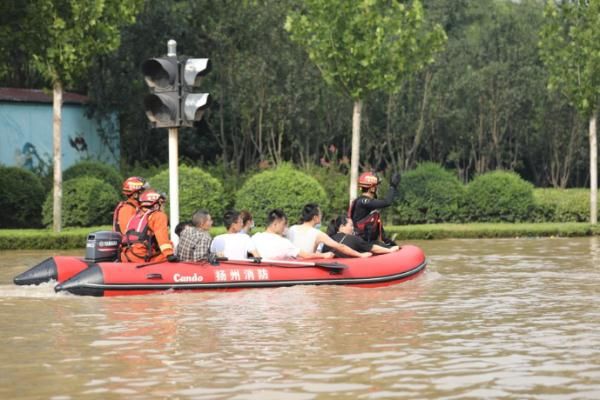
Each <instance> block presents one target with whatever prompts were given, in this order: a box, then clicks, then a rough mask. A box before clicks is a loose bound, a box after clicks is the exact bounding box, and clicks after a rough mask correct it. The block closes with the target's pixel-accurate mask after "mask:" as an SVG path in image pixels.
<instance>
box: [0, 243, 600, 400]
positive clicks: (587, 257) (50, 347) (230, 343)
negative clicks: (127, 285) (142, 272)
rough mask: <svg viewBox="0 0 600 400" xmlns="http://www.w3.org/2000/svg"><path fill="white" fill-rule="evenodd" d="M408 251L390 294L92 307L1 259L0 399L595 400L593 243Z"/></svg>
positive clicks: (254, 296)
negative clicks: (413, 271)
mask: <svg viewBox="0 0 600 400" xmlns="http://www.w3.org/2000/svg"><path fill="white" fill-rule="evenodd" d="M420 245H422V246H423V247H424V248H425V250H426V253H427V254H428V256H429V259H430V267H429V269H428V270H427V271H426V273H425V274H423V275H422V276H420V277H419V278H417V279H415V280H412V281H409V282H406V283H403V284H400V285H396V286H392V287H388V288H377V289H358V288H352V287H336V286H319V287H291V288H280V289H262V290H247V291H237V292H211V293H176V294H163V295H151V296H133V297H124V298H106V299H104V298H81V297H76V296H71V295H56V294H54V293H53V291H52V286H51V285H47V286H44V285H42V286H41V287H38V288H16V287H15V286H12V285H10V279H11V278H12V276H13V275H14V274H16V273H18V272H20V271H22V270H23V269H25V268H26V266H23V265H21V264H22V261H21V258H22V257H21V256H20V255H19V254H18V253H17V254H15V255H10V254H9V256H7V255H6V253H0V259H1V260H2V261H3V264H4V265H6V268H3V269H0V318H2V321H3V325H2V326H3V328H2V329H3V332H2V333H3V335H2V339H0V340H1V341H2V342H0V345H2V348H3V362H2V363H0V397H2V398H13V397H15V396H16V395H18V396H20V397H23V398H52V397H55V398H58V397H60V396H64V398H98V399H100V398H102V399H103V398H107V397H108V398H115V397H124V396H127V397H128V398H132V399H137V398H140V399H141V398H149V397H150V398H157V397H158V398H161V397H173V398H182V399H188V398H189V399H282V398H285V399H330V398H332V399H333V398H344V397H346V398H367V399H371V398H373V399H376V398H410V399H412V398H460V399H463V398H511V399H512V398H544V399H545V398H560V399H563V398H565V399H569V398H574V399H575V398H576V399H582V398H583V399H585V398H589V399H595V398H599V396H600V383H599V382H600V334H598V332H599V331H600V311H599V310H600V307H598V306H599V305H600V296H599V293H598V282H599V278H600V271H599V270H598V268H597V267H596V265H597V258H598V257H599V255H598V238H581V239H543V240H541V239H515V240H483V241H473V240H447V241H436V242H424V243H421V244H420ZM44 256H45V255H44ZM26 257H31V255H27V256H26ZM36 261H37V260H32V261H31V262H32V263H33V262H36ZM24 383H26V384H24Z"/></svg>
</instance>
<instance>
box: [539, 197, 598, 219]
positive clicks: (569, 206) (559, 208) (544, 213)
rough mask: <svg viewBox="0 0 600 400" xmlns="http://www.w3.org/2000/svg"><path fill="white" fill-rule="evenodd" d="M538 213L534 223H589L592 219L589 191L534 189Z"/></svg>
mask: <svg viewBox="0 0 600 400" xmlns="http://www.w3.org/2000/svg"><path fill="white" fill-rule="evenodd" d="M533 197H534V199H535V204H536V211H535V213H534V214H533V217H532V221H536V222H541V221H552V222H587V221H589V219H590V191H589V190H588V189H534V190H533Z"/></svg>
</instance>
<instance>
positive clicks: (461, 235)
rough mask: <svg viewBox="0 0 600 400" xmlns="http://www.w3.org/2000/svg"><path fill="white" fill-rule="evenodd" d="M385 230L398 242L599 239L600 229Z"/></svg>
mask: <svg viewBox="0 0 600 400" xmlns="http://www.w3.org/2000/svg"><path fill="white" fill-rule="evenodd" d="M385 230H386V233H387V234H388V235H393V234H396V235H397V237H396V241H403V240H430V239H484V238H516V237H555V236H558V237H578V236H593V235H600V225H591V224H588V223H578V222H571V223H504V222H503V223H474V224H429V225H406V226H389V227H388V226H386V227H385ZM400 244H402V243H401V242H400Z"/></svg>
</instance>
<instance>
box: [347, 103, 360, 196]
mask: <svg viewBox="0 0 600 400" xmlns="http://www.w3.org/2000/svg"><path fill="white" fill-rule="evenodd" d="M361 110H362V101H361V100H356V101H355V102H354V110H353V112H352V157H351V159H350V201H352V200H354V199H355V198H356V188H357V185H358V164H359V162H360V112H361Z"/></svg>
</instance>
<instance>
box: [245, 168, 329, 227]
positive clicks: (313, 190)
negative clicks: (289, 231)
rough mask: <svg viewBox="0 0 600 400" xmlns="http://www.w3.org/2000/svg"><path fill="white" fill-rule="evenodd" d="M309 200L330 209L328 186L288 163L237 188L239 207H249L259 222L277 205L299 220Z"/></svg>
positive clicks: (265, 172) (295, 220)
mask: <svg viewBox="0 0 600 400" xmlns="http://www.w3.org/2000/svg"><path fill="white" fill-rule="evenodd" d="M307 203H317V204H319V205H320V206H321V209H322V210H327V209H328V207H329V201H328V198H327V194H326V193H325V189H323V187H322V186H321V184H320V183H319V182H317V180H316V179H315V178H313V177H312V176H310V175H307V174H305V173H303V172H300V171H298V170H295V169H294V167H293V166H291V165H288V164H284V165H282V166H280V167H278V168H276V169H272V170H267V171H264V172H261V173H259V174H256V175H254V176H253V177H251V178H250V179H248V180H247V181H246V182H245V183H244V185H243V186H242V187H241V189H240V190H239V191H238V192H237V196H236V203H235V206H236V209H238V210H249V211H250V212H251V213H252V216H253V217H254V221H255V223H256V224H257V225H263V226H264V224H265V222H266V217H267V213H268V212H269V211H270V210H272V209H274V208H281V209H283V210H284V211H285V213H286V214H287V216H288V219H289V220H290V224H294V223H296V222H297V221H298V219H299V216H300V213H301V212H302V208H303V207H304V205H305V204H307Z"/></svg>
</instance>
